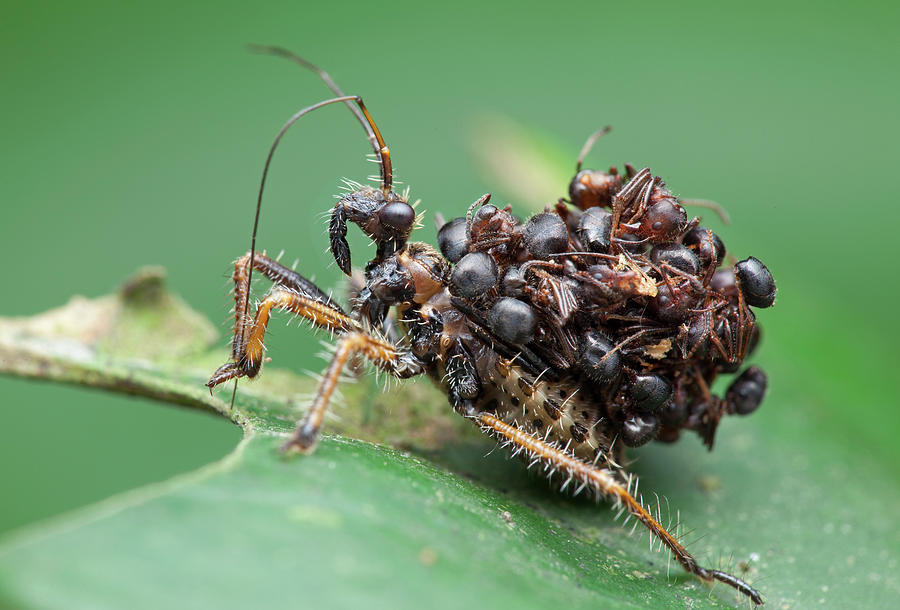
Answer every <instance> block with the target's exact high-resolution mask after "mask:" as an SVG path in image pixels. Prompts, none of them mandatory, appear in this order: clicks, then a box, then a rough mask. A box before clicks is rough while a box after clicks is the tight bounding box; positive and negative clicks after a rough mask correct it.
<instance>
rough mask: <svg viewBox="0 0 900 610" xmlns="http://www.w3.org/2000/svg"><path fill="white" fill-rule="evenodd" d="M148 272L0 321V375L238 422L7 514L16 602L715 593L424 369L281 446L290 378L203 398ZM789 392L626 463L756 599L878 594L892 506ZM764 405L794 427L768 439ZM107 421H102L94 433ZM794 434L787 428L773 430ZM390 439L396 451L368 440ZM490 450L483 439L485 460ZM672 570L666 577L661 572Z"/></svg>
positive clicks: (300, 382)
mask: <svg viewBox="0 0 900 610" xmlns="http://www.w3.org/2000/svg"><path fill="white" fill-rule="evenodd" d="M215 342H217V341H216V339H215V333H214V332H212V330H211V326H210V325H209V323H208V322H207V321H205V320H203V319H202V318H201V317H200V316H198V315H197V314H196V313H194V312H192V311H191V310H190V309H189V308H188V307H187V306H186V305H185V304H184V303H183V302H181V300H180V299H178V298H177V297H175V296H173V295H171V294H169V293H167V292H166V291H165V290H164V288H163V284H162V275H161V272H160V271H159V270H145V271H144V272H142V273H141V274H139V275H138V276H137V277H136V278H135V279H132V280H131V281H129V282H128V283H127V284H126V286H125V287H124V288H123V290H122V291H120V293H119V294H118V295H115V296H110V297H104V298H101V299H96V300H93V301H88V300H85V299H73V301H72V302H70V303H69V304H68V305H67V306H65V307H63V308H60V309H58V310H54V311H52V312H48V313H46V314H41V315H39V316H35V317H33V318H26V319H13V320H0V370H2V371H4V372H7V373H11V374H16V375H21V376H27V377H32V378H37V379H49V380H55V381H62V382H67V383H76V384H82V385H88V386H94V387H103V388H107V389H110V390H113V391H119V392H127V393H132V394H140V395H145V396H150V397H153V398H157V399H159V400H161V401H164V402H167V403H170V404H177V405H181V406H185V407H189V408H199V409H205V410H208V411H212V412H214V413H218V414H221V415H222V416H224V417H227V418H229V419H231V421H233V422H235V423H236V424H238V425H240V426H241V427H242V428H243V429H244V433H245V435H244V440H243V441H242V442H241V444H240V445H239V446H238V447H237V448H236V449H235V451H234V452H233V453H232V454H231V455H229V456H227V457H226V458H224V459H223V460H221V461H220V462H218V463H215V464H211V465H209V466H207V467H205V468H202V469H200V470H199V471H196V472H194V473H190V474H187V475H183V476H180V477H176V478H175V479H172V480H170V481H167V482H164V483H160V484H156V485H150V486H147V487H144V488H141V489H137V490H134V491H132V492H129V493H125V494H122V495H118V496H114V497H112V498H110V499H108V500H106V501H104V502H101V503H100V504H97V505H95V506H92V507H88V508H86V509H83V510H81V511H78V512H76V513H74V514H70V515H65V516H62V517H60V518H57V519H55V520H52V521H50V522H46V523H41V524H38V525H35V526H33V527H30V528H26V529H24V530H21V531H20V532H17V533H15V534H13V535H11V536H8V537H7V538H5V539H4V540H3V541H2V543H0V602H3V603H5V604H6V605H8V606H12V607H16V608H46V607H64V608H124V607H127V608H163V607H178V608H195V607H196V608H210V607H215V608H220V609H224V608H248V607H273V606H276V605H277V606H283V605H287V606H288V607H291V606H298V607H324V608H349V607H361V606H364V607H367V608H413V607H419V606H421V605H428V606H429V607H439V608H445V607H446V608H459V607H465V606H473V607H523V608H539V607H541V608H543V607H548V606H556V605H562V604H565V605H566V606H567V607H573V608H597V607H647V606H652V607H693V608H698V607H728V606H731V605H736V606H740V605H745V601H744V600H742V599H740V598H739V597H738V596H736V595H735V594H734V593H733V592H732V591H731V590H730V589H726V588H725V587H723V586H721V585H720V586H718V587H715V588H713V589H712V590H710V589H709V588H708V587H707V586H705V585H703V584H702V583H700V582H698V581H697V580H696V579H694V578H691V577H688V576H687V575H685V574H684V573H683V572H682V571H681V569H680V568H679V567H678V566H677V564H674V563H672V562H669V561H668V559H667V556H666V554H665V553H662V552H658V551H651V550H650V549H649V545H648V537H647V534H646V533H644V532H643V531H641V530H637V531H635V533H634V535H629V533H628V529H629V528H623V527H621V525H620V524H619V523H617V522H616V521H615V520H614V519H613V516H612V515H611V513H610V511H609V510H608V509H607V507H605V506H603V505H600V506H598V505H596V504H595V503H594V502H592V501H588V500H585V499H583V498H580V499H569V498H566V497H563V496H560V495H559V494H555V493H553V492H552V491H550V490H549V489H548V488H547V486H546V484H545V483H544V482H543V481H541V480H540V478H538V477H535V476H532V475H531V474H529V473H527V472H526V470H525V468H524V466H523V465H522V464H520V463H519V462H517V461H514V460H507V459H506V458H505V457H504V456H502V455H501V452H500V451H492V449H493V448H494V445H493V443H492V442H491V441H489V440H488V439H486V438H483V437H482V436H481V435H480V434H479V433H478V432H477V431H476V430H475V429H474V428H471V426H470V425H469V424H468V423H467V422H464V421H462V420H461V419H460V418H458V417H456V416H455V415H453V414H452V412H451V410H450V409H448V408H447V407H446V402H445V399H444V398H443V397H442V396H441V395H440V394H439V393H438V392H437V391H436V390H434V389H433V388H431V387H430V386H429V385H428V384H427V383H426V382H422V383H411V384H405V385H404V386H401V388H399V389H395V390H391V391H390V392H389V393H387V394H382V393H380V392H374V391H373V389H375V386H373V384H372V382H370V381H369V380H368V379H360V380H359V381H358V383H356V384H352V385H349V386H347V387H345V388H344V394H345V402H346V405H345V406H344V408H343V409H340V420H339V421H336V422H331V423H330V425H329V432H331V433H334V432H341V433H342V434H344V435H350V436H352V437H354V438H364V439H368V440H369V441H373V442H366V441H362V440H351V439H350V438H347V437H345V436H327V437H326V438H324V439H323V441H322V442H321V443H320V445H319V448H318V450H317V452H316V453H315V454H314V455H312V456H303V457H297V458H294V459H285V458H283V457H282V456H281V455H279V453H278V452H277V450H276V449H277V447H278V445H279V444H280V443H281V442H283V436H284V435H285V434H286V433H287V432H288V431H289V430H290V429H291V428H292V427H293V423H294V421H295V420H296V419H297V417H298V414H299V413H300V412H301V411H302V404H303V403H302V400H301V399H300V398H299V397H300V396H302V395H303V394H304V393H308V392H310V391H311V390H312V383H311V381H310V380H309V379H305V378H303V377H297V376H294V375H291V374H288V373H285V372H283V371H278V370H277V369H275V368H274V367H272V366H271V365H270V366H269V367H268V368H267V370H266V371H265V373H264V375H262V379H260V380H259V381H258V382H254V383H244V384H242V385H241V386H240V388H239V392H238V394H237V402H236V403H235V407H234V409H231V408H230V407H229V404H228V399H230V392H223V393H222V394H217V395H215V396H210V395H209V393H208V392H207V390H206V389H205V388H204V387H203V382H204V381H205V379H206V377H207V375H208V374H209V372H210V371H212V370H213V369H214V368H215V367H216V366H217V365H218V364H220V363H221V362H223V361H225V359H226V358H227V354H226V353H225V352H224V350H221V349H211V347H210V346H211V344H212V343H215ZM789 406H790V405H785V404H779V403H778V401H777V400H770V401H769V402H768V403H767V405H766V407H765V410H766V412H767V413H774V414H776V417H771V416H770V417H767V418H749V419H746V420H743V419H742V420H740V421H731V422H727V423H726V425H725V426H724V427H723V430H722V434H721V436H720V438H719V447H718V450H717V451H716V452H714V453H712V454H707V453H706V452H705V451H704V450H703V449H702V448H701V447H700V445H699V443H698V442H696V441H694V440H693V439H692V440H689V441H688V440H686V441H683V442H681V443H679V444H678V445H676V446H672V447H653V448H650V449H648V450H645V451H642V452H641V453H640V460H639V461H638V462H637V463H636V464H634V466H633V469H634V470H636V471H637V472H638V473H639V474H641V475H642V483H641V488H642V490H644V492H645V497H647V496H648V495H652V493H653V492H656V493H659V494H660V495H661V496H664V498H666V499H664V500H663V502H662V510H663V512H664V519H665V511H666V510H667V507H668V506H671V509H672V510H671V512H672V514H673V515H674V514H675V512H676V510H677V511H680V518H681V523H682V525H683V527H684V528H686V529H687V530H688V531H690V533H688V534H687V536H686V540H687V541H688V543H689V544H690V548H691V549H692V550H693V551H694V552H695V553H697V554H698V556H699V557H700V558H701V559H702V560H703V561H706V562H707V563H710V564H714V565H722V566H724V567H727V568H728V569H732V570H736V571H738V572H741V571H742V570H745V569H746V571H747V573H746V577H747V578H748V579H749V580H751V581H753V582H756V583H757V584H758V585H759V587H760V589H761V590H762V591H763V592H764V594H765V595H766V597H767V599H768V602H769V604H770V607H808V606H810V605H812V604H814V603H818V602H819V601H820V599H821V600H824V601H825V602H826V604H827V605H828V606H831V607H848V606H860V605H864V606H873V605H878V604H879V603H882V600H888V599H892V598H893V599H896V597H897V594H898V589H900V583H898V577H897V570H896V565H897V560H898V556H900V554H898V550H897V549H898V547H900V537H898V530H897V528H896V527H895V523H894V515H896V514H897V511H898V509H900V498H898V494H897V491H896V489H895V487H894V486H893V485H892V484H891V480H890V478H889V477H888V476H887V475H886V473H885V472H884V471H882V470H879V469H878V468H872V467H868V465H866V464H865V462H864V460H862V459H861V458H860V457H859V456H858V455H857V454H855V453H854V452H852V451H849V450H848V449H847V448H845V447H842V446H839V445H836V444H834V443H827V442H822V443H818V442H812V439H810V438H809V437H808V435H807V436H806V437H804V435H803V431H802V430H803V420H802V419H801V416H800V415H799V414H797V412H796V411H792V410H791V409H790V408H789ZM773 422H774V423H775V424H776V425H778V426H786V428H784V430H789V431H790V434H789V435H788V434H772V433H771V429H770V428H769V426H771V425H773ZM100 433H107V434H113V433H118V432H116V431H105V432H98V434H100ZM785 436H790V437H791V438H792V441H793V442H785V438H784V437H785ZM386 443H391V444H393V445H395V446H398V445H399V446H401V447H402V448H403V450H398V449H395V448H391V447H389V446H387V444H386ZM487 453H490V455H488V456H487V457H484V456H485V454H487ZM667 573H668V576H667Z"/></svg>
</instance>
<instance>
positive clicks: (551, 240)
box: [523, 212, 569, 259]
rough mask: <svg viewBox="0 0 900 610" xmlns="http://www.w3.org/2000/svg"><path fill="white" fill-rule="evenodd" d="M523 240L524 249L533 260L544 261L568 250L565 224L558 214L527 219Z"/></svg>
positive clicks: (538, 215)
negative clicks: (552, 255) (540, 259)
mask: <svg viewBox="0 0 900 610" xmlns="http://www.w3.org/2000/svg"><path fill="white" fill-rule="evenodd" d="M523 239H524V241H525V247H526V248H528V251H529V252H531V254H532V255H533V256H534V257H535V258H542V259H546V258H549V256H550V255H551V254H558V253H560V252H565V251H566V250H568V248H569V230H568V228H566V223H565V222H564V221H563V219H562V218H560V217H559V215H558V214H553V213H551V212H547V213H544V214H537V215H535V216H532V217H531V218H529V219H528V222H526V223H525V231H524V235H523Z"/></svg>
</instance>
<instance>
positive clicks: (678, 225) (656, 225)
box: [641, 199, 687, 243]
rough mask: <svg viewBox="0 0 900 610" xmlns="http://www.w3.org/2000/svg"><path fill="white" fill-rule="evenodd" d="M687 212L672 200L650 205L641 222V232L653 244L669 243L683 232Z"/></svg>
mask: <svg viewBox="0 0 900 610" xmlns="http://www.w3.org/2000/svg"><path fill="white" fill-rule="evenodd" d="M686 224H687V212H685V211H684V208H682V207H681V206H680V205H678V204H677V203H676V202H675V200H674V199H663V200H662V201H659V202H657V203H654V204H653V205H651V206H650V207H649V208H648V209H647V212H646V213H645V216H644V220H643V221H642V222H641V232H642V233H643V234H644V235H645V236H646V237H648V238H649V239H650V241H651V242H653V243H663V242H667V241H671V240H672V239H674V238H675V237H676V236H677V235H678V234H679V233H681V232H682V231H683V230H684V227H685V225H686Z"/></svg>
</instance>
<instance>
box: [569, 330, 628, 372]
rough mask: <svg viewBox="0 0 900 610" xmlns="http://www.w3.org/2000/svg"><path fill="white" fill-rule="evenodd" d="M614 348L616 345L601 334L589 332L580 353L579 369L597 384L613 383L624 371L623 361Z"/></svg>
mask: <svg viewBox="0 0 900 610" xmlns="http://www.w3.org/2000/svg"><path fill="white" fill-rule="evenodd" d="M614 348H615V345H613V343H612V342H611V341H610V340H609V339H607V338H606V337H604V336H603V335H602V334H600V333H599V332H596V331H592V332H589V333H588V334H587V335H586V336H585V337H584V340H583V341H582V344H581V350H580V351H579V353H578V360H577V361H576V363H577V365H578V368H580V369H581V370H582V372H584V374H585V375H587V376H588V378H590V379H591V380H592V381H594V382H596V383H608V382H610V381H612V380H613V379H615V378H616V376H618V374H619V373H620V372H621V370H622V368H621V365H622V359H621V357H620V356H619V352H617V351H613V349H614Z"/></svg>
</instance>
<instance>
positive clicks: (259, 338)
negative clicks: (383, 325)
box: [206, 285, 359, 390]
mask: <svg viewBox="0 0 900 610" xmlns="http://www.w3.org/2000/svg"><path fill="white" fill-rule="evenodd" d="M273 309H281V310H285V311H290V312H291V313H293V314H296V315H298V316H301V317H303V318H306V319H307V320H309V321H311V322H312V323H313V324H315V325H316V326H318V327H319V328H324V329H326V330H329V331H331V332H337V333H347V332H353V331H356V330H358V329H359V325H358V324H357V323H356V321H354V320H353V319H352V318H350V317H349V316H348V315H346V314H345V313H343V312H341V311H339V310H337V309H335V308H334V307H332V306H331V305H328V304H326V303H322V302H321V301H318V300H315V299H312V298H310V297H308V296H306V295H302V294H298V293H297V292H294V291H293V290H291V289H288V288H285V287H284V286H280V285H278V286H274V287H273V288H272V290H271V291H269V294H268V295H266V298H264V299H263V301H262V302H261V303H260V304H259V307H258V308H257V310H256V318H255V319H254V320H253V322H249V321H248V320H247V317H246V316H242V318H240V319H238V320H236V322H235V331H234V333H235V334H234V346H233V360H232V361H231V362H227V363H225V364H223V365H222V366H221V367H219V369H218V370H217V371H216V372H215V373H213V375H212V377H211V378H210V380H209V381H208V382H207V383H206V386H207V387H208V388H209V389H210V390H212V388H214V387H215V386H217V385H219V384H220V383H223V382H225V381H228V380H229V379H234V378H235V377H244V376H246V377H255V376H256V375H257V374H258V373H259V369H260V367H261V366H262V359H263V339H264V338H265V334H266V328H267V326H268V324H269V318H270V317H271V313H272V310H273Z"/></svg>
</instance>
